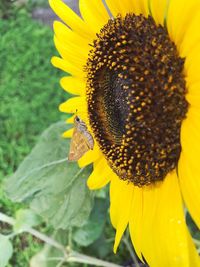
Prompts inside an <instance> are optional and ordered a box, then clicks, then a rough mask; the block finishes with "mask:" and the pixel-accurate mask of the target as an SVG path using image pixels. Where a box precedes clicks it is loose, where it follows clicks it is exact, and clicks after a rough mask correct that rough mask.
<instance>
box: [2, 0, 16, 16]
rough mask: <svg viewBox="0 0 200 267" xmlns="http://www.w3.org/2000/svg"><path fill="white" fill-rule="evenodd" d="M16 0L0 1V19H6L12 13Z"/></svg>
mask: <svg viewBox="0 0 200 267" xmlns="http://www.w3.org/2000/svg"><path fill="white" fill-rule="evenodd" d="M15 2H16V0H1V1H0V18H4V19H5V18H8V17H9V16H11V15H12V14H13V12H14V9H15V5H14V3H15Z"/></svg>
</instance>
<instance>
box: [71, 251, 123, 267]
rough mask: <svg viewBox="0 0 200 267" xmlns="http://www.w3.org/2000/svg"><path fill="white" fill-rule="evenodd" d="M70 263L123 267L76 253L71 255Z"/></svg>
mask: <svg viewBox="0 0 200 267" xmlns="http://www.w3.org/2000/svg"><path fill="white" fill-rule="evenodd" d="M68 262H77V263H86V264H89V265H95V266H102V267H122V266H121V265H117V264H114V263H110V262H107V261H103V260H99V259H96V258H93V257H90V256H86V255H83V254H80V253H77V252H74V251H73V252H71V253H70V255H69V258H68Z"/></svg>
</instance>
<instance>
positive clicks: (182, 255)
mask: <svg viewBox="0 0 200 267" xmlns="http://www.w3.org/2000/svg"><path fill="white" fill-rule="evenodd" d="M134 194H135V196H134V197H133V201H132V210H131V214H132V216H131V217H130V233H131V237H132V240H133V244H134V246H135V248H136V251H137V252H138V253H142V255H143V256H144V258H145V259H146V261H147V262H148V264H149V265H150V266H151V267H158V266H162V267H180V266H181V267H191V266H192V265H191V264H190V253H191V251H193V253H195V251H194V246H193V247H191V244H190V243H189V242H188V232H187V227H186V223H185V218H184V212H183V207H182V199H181V195H180V189H179V184H178V179H177V176H176V173H175V172H172V173H170V174H168V175H167V177H166V178H165V180H164V181H163V182H161V183H159V184H157V185H156V186H151V187H149V186H148V187H144V188H139V189H138V190H135V191H134ZM139 194H140V196H139ZM138 213H139V214H138ZM140 256H141V254H140ZM196 266H198V265H195V267H196Z"/></svg>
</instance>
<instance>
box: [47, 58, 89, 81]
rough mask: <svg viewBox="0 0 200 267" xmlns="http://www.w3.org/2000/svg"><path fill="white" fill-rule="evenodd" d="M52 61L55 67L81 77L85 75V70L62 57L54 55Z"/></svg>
mask: <svg viewBox="0 0 200 267" xmlns="http://www.w3.org/2000/svg"><path fill="white" fill-rule="evenodd" d="M51 63H52V65H53V66H54V67H56V68H58V69H61V70H63V71H65V72H67V73H69V74H71V75H73V76H76V77H79V78H80V79H81V78H83V77H84V72H83V71H82V70H81V69H80V68H79V67H78V66H75V65H73V64H71V63H69V62H68V61H66V60H64V59H62V58H59V57H52V59H51Z"/></svg>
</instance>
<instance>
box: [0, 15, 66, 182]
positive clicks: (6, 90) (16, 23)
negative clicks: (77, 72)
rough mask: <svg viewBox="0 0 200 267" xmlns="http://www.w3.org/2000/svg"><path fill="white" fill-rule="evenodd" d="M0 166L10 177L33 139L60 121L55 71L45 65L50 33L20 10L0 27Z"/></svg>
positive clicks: (50, 48) (59, 92) (49, 52)
mask: <svg viewBox="0 0 200 267" xmlns="http://www.w3.org/2000/svg"><path fill="white" fill-rule="evenodd" d="M0 36H1V41H0V55H1V66H0V98H1V105H0V136H1V138H0V166H1V173H0V177H1V176H5V175H7V174H9V173H12V172H13V171H14V170H15V169H16V167H17V166H18V164H19V163H20V162H21V161H22V159H23V158H24V156H25V155H26V154H27V153H28V152H29V151H30V149H31V147H32V146H33V144H34V143H35V140H36V139H37V136H38V135H39V134H40V133H41V132H42V131H43V130H44V129H45V128H46V127H48V126H49V125H50V124H51V123H52V122H55V121H58V120H59V119H60V116H61V115H60V113H59V111H58V105H59V103H60V102H62V99H61V98H62V97H61V96H62V95H63V97H64V93H63V91H62V90H60V89H59V84H58V82H59V75H60V72H58V71H57V70H55V69H54V68H53V67H52V66H51V64H50V58H51V56H52V55H54V54H55V53H56V52H55V50H54V46H53V42H52V32H51V30H50V29H49V28H48V27H44V26H43V25H41V24H39V23H37V22H34V21H32V20H31V18H29V16H28V15H27V14H26V12H24V11H21V12H19V14H18V16H17V17H16V19H10V20H3V21H1V23H0Z"/></svg>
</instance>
